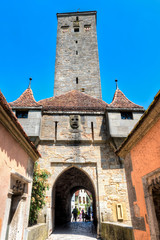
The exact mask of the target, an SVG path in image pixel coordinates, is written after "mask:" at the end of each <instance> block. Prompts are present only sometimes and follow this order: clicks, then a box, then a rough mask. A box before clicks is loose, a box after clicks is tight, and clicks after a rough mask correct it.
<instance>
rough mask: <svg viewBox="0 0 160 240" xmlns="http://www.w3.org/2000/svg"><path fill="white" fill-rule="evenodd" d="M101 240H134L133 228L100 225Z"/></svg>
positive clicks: (107, 224)
mask: <svg viewBox="0 0 160 240" xmlns="http://www.w3.org/2000/svg"><path fill="white" fill-rule="evenodd" d="M101 227H102V228H101V237H102V240H134V235H133V228H132V227H128V226H125V225H116V224H111V223H106V222H103V223H102V224H101Z"/></svg>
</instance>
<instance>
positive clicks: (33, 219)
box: [29, 162, 50, 226]
mask: <svg viewBox="0 0 160 240" xmlns="http://www.w3.org/2000/svg"><path fill="white" fill-rule="evenodd" d="M49 176H50V173H49V172H48V171H47V170H45V169H40V167H39V165H38V163H37V162H36V163H35V166H34V174H33V186H32V196H31V206H30V215H29V225H30V226H32V225H34V224H36V223H37V219H38V212H39V211H40V210H41V209H42V208H43V206H44V205H45V195H46V190H48V189H49V185H48V183H47V178H48V177H49Z"/></svg>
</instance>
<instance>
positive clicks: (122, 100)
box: [109, 89, 144, 110]
mask: <svg viewBox="0 0 160 240" xmlns="http://www.w3.org/2000/svg"><path fill="white" fill-rule="evenodd" d="M109 108H138V109H142V110H143V109H144V108H143V107H142V106H139V105H137V104H135V103H133V102H131V101H130V100H129V99H128V98H127V97H126V96H125V95H124V93H123V92H122V91H121V90H119V89H116V91H115V94H114V97H113V101H112V102H111V103H110V104H109Z"/></svg>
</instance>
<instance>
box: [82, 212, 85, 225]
mask: <svg viewBox="0 0 160 240" xmlns="http://www.w3.org/2000/svg"><path fill="white" fill-rule="evenodd" d="M84 218H85V214H84V210H82V219H83V222H84Z"/></svg>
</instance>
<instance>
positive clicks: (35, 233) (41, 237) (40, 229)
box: [24, 223, 48, 240]
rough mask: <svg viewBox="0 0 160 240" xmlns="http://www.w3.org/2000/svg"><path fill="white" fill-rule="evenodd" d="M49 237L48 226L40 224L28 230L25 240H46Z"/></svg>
mask: <svg viewBox="0 0 160 240" xmlns="http://www.w3.org/2000/svg"><path fill="white" fill-rule="evenodd" d="M47 237H48V230H47V225H46V224H45V223H39V224H37V225H34V226H32V227H28V228H27V229H26V232H25V237H24V240H46V238H47Z"/></svg>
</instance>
